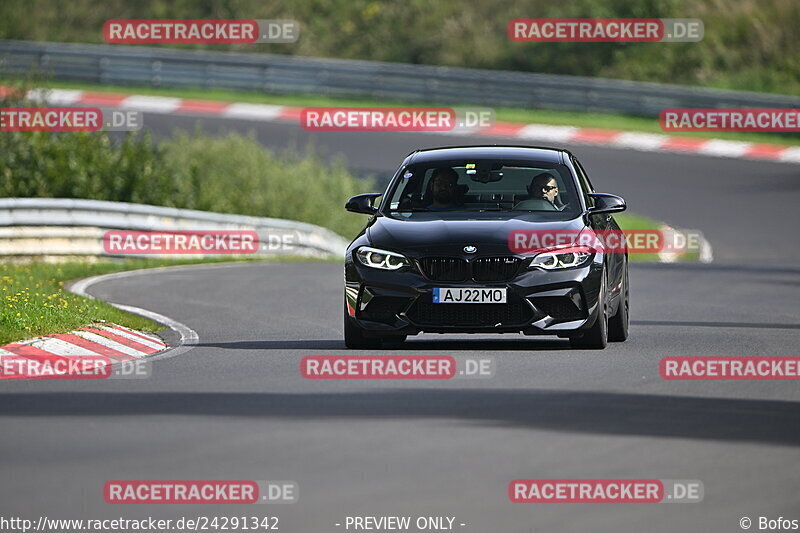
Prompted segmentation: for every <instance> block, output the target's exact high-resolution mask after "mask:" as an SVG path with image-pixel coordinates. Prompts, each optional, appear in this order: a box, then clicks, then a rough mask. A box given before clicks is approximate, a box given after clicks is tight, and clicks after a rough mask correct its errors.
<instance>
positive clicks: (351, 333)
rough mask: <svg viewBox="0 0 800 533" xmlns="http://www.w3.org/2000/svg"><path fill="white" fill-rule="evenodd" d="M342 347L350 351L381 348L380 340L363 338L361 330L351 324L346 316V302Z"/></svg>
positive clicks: (345, 305) (345, 306)
mask: <svg viewBox="0 0 800 533" xmlns="http://www.w3.org/2000/svg"><path fill="white" fill-rule="evenodd" d="M344 345H345V346H347V347H348V348H350V349H351V350H359V349H368V348H380V347H381V340H380V339H378V338H368V337H365V336H364V332H363V330H362V329H361V328H359V327H358V326H357V325H355V324H354V323H353V321H352V320H351V319H350V316H349V315H348V314H347V302H345V304H344Z"/></svg>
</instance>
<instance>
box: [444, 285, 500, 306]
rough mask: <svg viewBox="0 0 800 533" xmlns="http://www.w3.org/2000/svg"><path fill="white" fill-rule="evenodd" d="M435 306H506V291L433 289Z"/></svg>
mask: <svg viewBox="0 0 800 533" xmlns="http://www.w3.org/2000/svg"><path fill="white" fill-rule="evenodd" d="M433 303H435V304H504V303H506V290H505V289H470V288H455V289H454V288H442V289H433Z"/></svg>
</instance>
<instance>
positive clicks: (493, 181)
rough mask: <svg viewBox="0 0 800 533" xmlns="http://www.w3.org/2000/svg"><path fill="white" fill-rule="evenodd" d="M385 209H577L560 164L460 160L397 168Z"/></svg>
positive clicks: (572, 188)
mask: <svg viewBox="0 0 800 533" xmlns="http://www.w3.org/2000/svg"><path fill="white" fill-rule="evenodd" d="M388 211H390V212H404V211H431V212H435V211H540V212H548V211H550V212H565V213H571V214H577V213H579V212H580V204H579V202H578V198H577V194H576V190H575V184H574V180H573V179H572V176H571V174H570V171H569V169H568V168H567V167H566V166H564V165H560V164H555V163H548V162H544V161H541V162H538V161H524V162H520V161H501V160H469V161H465V160H461V161H437V162H428V163H424V164H423V163H420V164H412V165H409V166H407V167H405V168H404V169H402V170H401V172H400V175H399V177H398V178H397V182H396V183H395V184H394V187H393V188H392V192H391V195H390V199H389V206H388Z"/></svg>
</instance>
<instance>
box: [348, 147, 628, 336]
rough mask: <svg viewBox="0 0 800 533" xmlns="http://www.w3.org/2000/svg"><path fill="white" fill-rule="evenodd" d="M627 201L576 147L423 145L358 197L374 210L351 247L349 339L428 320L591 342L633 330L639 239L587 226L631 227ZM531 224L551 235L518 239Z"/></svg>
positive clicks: (357, 204) (414, 327)
mask: <svg viewBox="0 0 800 533" xmlns="http://www.w3.org/2000/svg"><path fill="white" fill-rule="evenodd" d="M379 197H382V198H381V201H380V204H379V205H378V206H377V207H376V200H377V199H378V198H379ZM625 208H626V205H625V201H624V200H623V199H622V198H620V197H618V196H614V195H610V194H600V193H596V192H595V190H594V188H593V187H592V184H591V182H590V181H589V177H588V176H587V174H586V172H585V170H584V169H583V167H582V166H581V164H580V163H579V162H578V160H577V159H576V158H575V157H574V156H573V155H572V154H571V153H570V152H568V151H567V150H558V149H551V148H533V147H520V146H466V147H453V148H436V149H430V150H418V151H415V152H413V153H411V154H409V155H408V157H406V159H405V160H404V161H403V163H402V164H401V165H400V167H399V168H398V170H397V172H396V173H395V174H394V176H393V178H392V179H391V181H390V183H389V185H388V187H387V189H386V191H385V192H384V193H383V194H381V193H374V194H362V195H359V196H355V197H353V198H351V199H350V200H349V201H348V202H347V205H346V209H347V210H349V211H353V212H356V213H365V214H368V215H371V218H370V219H369V221H368V223H367V225H366V227H365V228H364V229H363V230H362V231H361V233H360V234H359V235H358V236H357V237H356V238H355V240H353V242H352V243H351V244H350V246H349V247H348V249H347V253H346V255H345V269H344V273H345V298H344V337H345V343H346V345H347V347H348V348H376V347H379V346H380V345H381V344H383V343H398V342H403V341H404V340H405V339H406V337H407V336H408V335H416V334H418V333H421V332H429V333H523V334H525V335H557V336H559V337H563V338H568V339H569V341H570V343H571V344H572V345H573V346H575V347H583V348H605V346H606V344H607V342H608V341H624V340H625V339H626V338H627V337H628V321H629V318H628V313H629V311H628V293H629V283H628V256H627V250H622V251H620V250H615V251H612V252H609V251H607V250H605V251H604V250H603V249H598V248H596V247H586V246H580V245H579V244H580V242H581V241H580V240H579V239H577V236H579V235H581V234H582V233H583V232H586V231H597V232H602V231H604V230H611V231H614V230H616V231H619V226H618V225H617V223H616V222H615V220H614V218H613V217H612V215H611V214H612V213H615V212H619V211H623V210H625ZM520 235H521V236H522V237H520V239H521V240H517V238H518V237H519V236H520ZM531 236H534V237H537V244H541V246H517V244H519V243H524V242H528V241H525V239H527V238H529V237H531ZM565 236H566V238H565ZM538 237H551V239H550V240H549V241H548V240H547V239H546V238H544V239H541V240H538ZM553 237H555V238H553Z"/></svg>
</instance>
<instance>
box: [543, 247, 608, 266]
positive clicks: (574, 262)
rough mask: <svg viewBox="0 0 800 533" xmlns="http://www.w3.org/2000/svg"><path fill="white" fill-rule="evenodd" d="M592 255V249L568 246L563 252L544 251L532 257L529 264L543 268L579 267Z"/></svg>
mask: <svg viewBox="0 0 800 533" xmlns="http://www.w3.org/2000/svg"><path fill="white" fill-rule="evenodd" d="M593 255H594V251H593V250H592V249H591V248H586V247H575V248H570V249H569V250H565V251H563V252H544V253H541V254H539V255H537V256H536V257H534V258H533V260H532V261H531V263H530V266H531V267H539V268H543V269H545V270H561V269H564V268H573V267H579V266H583V265H585V264H586V263H588V262H589V261H591V259H592V256H593Z"/></svg>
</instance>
